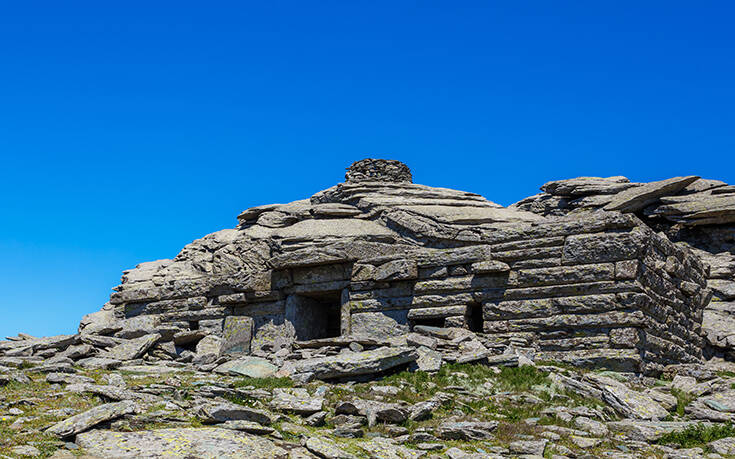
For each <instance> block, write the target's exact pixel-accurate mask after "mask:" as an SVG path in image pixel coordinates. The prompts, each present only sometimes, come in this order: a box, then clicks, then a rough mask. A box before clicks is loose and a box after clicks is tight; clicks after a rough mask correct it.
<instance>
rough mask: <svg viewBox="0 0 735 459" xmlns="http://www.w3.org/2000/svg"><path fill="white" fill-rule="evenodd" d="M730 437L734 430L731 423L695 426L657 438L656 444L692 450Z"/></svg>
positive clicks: (734, 432)
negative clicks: (675, 445) (674, 445)
mask: <svg viewBox="0 0 735 459" xmlns="http://www.w3.org/2000/svg"><path fill="white" fill-rule="evenodd" d="M732 436H735V428H733V426H732V424H731V423H727V424H722V425H712V426H708V425H705V424H696V425H693V426H689V427H687V428H686V429H684V430H679V431H676V432H671V433H668V434H666V435H664V436H663V437H661V438H659V439H658V441H657V442H656V443H658V444H659V445H669V444H677V445H680V446H681V447H682V448H694V447H695V446H702V445H705V444H707V443H709V442H711V441H715V440H719V439H721V438H726V437H732Z"/></svg>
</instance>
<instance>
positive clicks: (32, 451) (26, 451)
mask: <svg viewBox="0 0 735 459" xmlns="http://www.w3.org/2000/svg"><path fill="white" fill-rule="evenodd" d="M10 452H11V453H13V454H16V455H18V456H31V457H36V456H40V455H41V451H40V450H39V449H38V448H36V447H35V446H32V445H22V446H15V447H13V448H11V449H10Z"/></svg>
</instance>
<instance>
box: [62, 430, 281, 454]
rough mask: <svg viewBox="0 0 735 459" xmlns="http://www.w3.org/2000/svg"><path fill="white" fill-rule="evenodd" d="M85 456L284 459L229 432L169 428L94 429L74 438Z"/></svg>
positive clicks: (268, 444) (267, 445) (270, 447)
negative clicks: (137, 430)
mask: <svg viewBox="0 0 735 459" xmlns="http://www.w3.org/2000/svg"><path fill="white" fill-rule="evenodd" d="M76 442H77V444H78V445H79V446H80V447H81V448H83V449H84V451H85V452H86V453H87V454H90V455H93V456H99V457H115V458H129V459H134V458H143V457H145V458H167V457H178V458H182V459H183V458H192V457H196V458H208V459H215V458H253V459H254V458H259V459H260V458H262V459H287V458H288V457H289V456H288V451H286V450H285V449H283V448H280V447H278V446H276V445H275V444H274V443H273V442H272V441H270V440H268V439H265V438H262V437H258V436H253V435H248V434H246V433H243V432H238V431H237V430H232V429H221V428H173V429H157V430H147V431H142V432H111V431H106V430H94V431H91V432H87V433H83V434H80V435H77V440H76Z"/></svg>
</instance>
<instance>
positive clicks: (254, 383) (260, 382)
mask: <svg viewBox="0 0 735 459" xmlns="http://www.w3.org/2000/svg"><path fill="white" fill-rule="evenodd" d="M235 387H238V388H239V387H254V388H256V389H275V388H276V387H293V381H292V380H291V379H290V378H274V377H269V378H249V377H242V378H239V379H238V380H237V381H235Z"/></svg>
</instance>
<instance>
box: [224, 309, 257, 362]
mask: <svg viewBox="0 0 735 459" xmlns="http://www.w3.org/2000/svg"><path fill="white" fill-rule="evenodd" d="M222 337H223V342H222V353H223V354H240V353H245V354H247V353H249V352H250V342H251V341H252V339H253V319H252V318H251V317H241V316H230V317H227V318H225V323H224V329H223V331H222Z"/></svg>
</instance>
